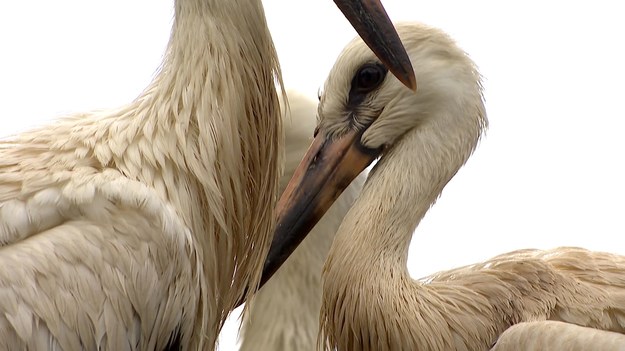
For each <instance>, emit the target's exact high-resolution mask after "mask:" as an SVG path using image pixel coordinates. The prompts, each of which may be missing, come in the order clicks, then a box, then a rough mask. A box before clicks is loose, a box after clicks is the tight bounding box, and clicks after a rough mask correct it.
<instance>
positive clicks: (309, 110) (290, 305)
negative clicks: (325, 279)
mask: <svg viewBox="0 0 625 351" xmlns="http://www.w3.org/2000/svg"><path fill="white" fill-rule="evenodd" d="M287 96H288V101H289V104H288V107H289V111H290V113H289V114H287V116H285V118H284V121H283V123H284V129H285V135H286V139H285V151H286V162H285V169H284V174H283V175H282V178H281V179H280V188H281V189H284V188H285V187H286V185H287V183H288V182H289V180H290V179H291V177H292V176H293V172H294V171H295V168H296V167H297V165H298V164H299V162H300V160H301V159H302V156H303V155H304V153H306V149H308V145H310V141H311V140H312V137H313V132H314V130H315V124H316V119H315V115H316V112H317V105H316V104H315V102H314V101H312V100H310V99H308V98H307V97H305V96H304V95H301V94H298V93H296V92H293V91H289V92H288V93H287ZM364 180H365V175H364V174H361V175H360V176H358V177H357V178H356V179H354V181H353V182H352V183H351V184H350V186H349V187H348V188H347V189H345V191H344V192H343V194H342V195H341V196H340V197H339V198H338V199H337V200H336V202H335V203H334V205H332V207H331V208H330V209H329V210H328V212H327V213H326V214H325V215H324V216H323V218H322V219H321V220H320V221H319V223H317V225H316V226H315V228H313V230H312V231H311V233H310V235H309V236H308V237H307V238H306V239H305V240H304V241H303V242H302V244H301V246H300V247H298V248H297V250H295V252H293V255H291V257H289V259H288V260H287V261H286V262H285V264H284V266H282V268H280V270H279V271H278V272H277V273H276V275H275V276H274V277H273V278H272V279H271V280H270V281H268V282H267V284H266V285H265V286H264V287H263V288H262V289H261V290H260V291H258V292H257V293H256V294H255V296H254V299H253V300H252V301H253V302H252V303H251V304H250V307H249V308H248V310H247V313H246V314H245V318H244V321H243V323H244V324H243V329H242V334H241V336H242V340H241V351H246V350H249V351H252V350H267V351H273V350H282V351H288V350H293V351H296V350H298V351H306V350H310V351H313V350H315V349H316V345H317V334H318V331H319V310H320V308H321V269H322V268H323V263H324V262H325V260H326V257H327V255H328V250H330V245H331V244H332V239H333V238H334V234H335V233H336V230H337V229H338V227H339V225H340V224H341V221H342V220H343V216H345V213H347V210H348V209H349V208H350V206H351V205H352V203H353V201H354V199H355V198H356V196H357V195H358V193H359V191H360V189H361V188H362V184H363V183H364Z"/></svg>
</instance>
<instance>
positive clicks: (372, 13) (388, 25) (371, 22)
mask: <svg viewBox="0 0 625 351" xmlns="http://www.w3.org/2000/svg"><path fill="white" fill-rule="evenodd" d="M334 3H335V4H336V6H338V8H339V9H340V10H341V12H343V15H345V17H347V20H349V22H350V23H351V24H352V27H354V29H355V30H356V32H358V35H360V37H361V38H362V40H363V41H364V42H365V43H366V44H367V46H369V48H370V49H371V50H372V51H373V52H374V53H375V55H376V56H377V57H378V58H379V59H380V61H382V63H383V64H384V65H385V66H386V67H387V68H388V69H389V71H391V72H392V73H393V75H395V77H397V79H399V80H400V81H401V82H402V83H404V85H405V86H407V87H408V88H410V89H411V90H413V91H415V90H416V89H417V81H416V79H415V75H414V71H413V69H412V64H411V63H410V58H409V57H408V54H407V53H406V49H405V48H404V45H403V44H402V43H401V40H400V39H399V35H397V31H395V27H394V26H393V23H392V22H391V20H390V19H389V17H388V15H387V14H386V10H384V6H382V3H381V2H380V0H334Z"/></svg>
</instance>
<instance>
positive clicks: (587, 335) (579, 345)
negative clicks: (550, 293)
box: [490, 321, 625, 351]
mask: <svg viewBox="0 0 625 351" xmlns="http://www.w3.org/2000/svg"><path fill="white" fill-rule="evenodd" d="M558 350H561V351H624V350H625V335H623V334H619V333H614V332H609V331H605V330H600V329H594V328H588V327H581V326H579V325H575V324H570V323H564V322H557V321H537V322H523V323H519V324H515V325H513V326H511V327H510V328H508V329H506V331H505V332H504V333H503V334H501V335H500V336H499V339H498V340H497V344H496V345H495V346H494V347H493V348H492V349H491V350H490V351H558Z"/></svg>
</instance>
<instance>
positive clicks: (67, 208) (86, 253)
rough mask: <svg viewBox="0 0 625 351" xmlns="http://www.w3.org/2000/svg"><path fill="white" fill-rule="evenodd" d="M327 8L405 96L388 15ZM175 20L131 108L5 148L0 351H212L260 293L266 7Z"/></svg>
mask: <svg viewBox="0 0 625 351" xmlns="http://www.w3.org/2000/svg"><path fill="white" fill-rule="evenodd" d="M335 3H336V4H337V5H338V6H339V7H340V8H341V9H342V11H343V12H344V14H345V16H346V17H347V18H348V19H349V20H350V21H354V23H357V26H356V29H357V31H359V33H361V34H364V37H365V38H367V39H366V40H367V42H368V43H369V44H370V45H372V47H373V48H374V49H375V50H376V52H378V53H379V54H380V57H381V59H382V60H383V61H384V62H386V63H387V64H388V65H389V67H390V68H391V69H392V70H393V71H394V72H397V73H398V76H399V77H400V79H402V80H403V81H404V82H405V83H406V84H407V85H409V86H410V84H413V83H414V75H413V74H412V69H411V68H410V65H409V60H407V56H406V55H405V52H404V51H403V48H402V46H401V42H400V41H399V39H398V38H397V35H396V33H395V31H394V29H393V26H392V24H391V22H390V20H389V19H388V17H387V16H386V14H385V12H384V10H383V7H382V5H381V4H380V3H379V2H376V1H373V2H367V3H365V4H363V3H361V2H354V1H352V0H335ZM354 4H355V5H356V6H355V7H354V6H352V5H354ZM174 10H175V18H174V22H173V28H172V32H171V37H170V40H169V43H168V47H167V52H166V55H165V59H164V62H163V64H162V66H161V68H160V71H159V72H158V74H157V76H156V77H155V79H154V80H153V82H152V83H151V84H150V86H149V87H148V88H147V89H146V90H145V91H144V92H143V93H142V94H141V95H140V96H139V97H138V98H137V99H136V100H135V101H133V102H132V103H130V104H128V105H126V106H123V107H121V108H118V109H116V110H112V111H101V112H94V113H86V114H80V115H74V116H71V117H69V118H66V119H64V120H61V121H58V122H56V123H54V124H52V125H50V126H47V127H45V128H40V129H37V130H33V131H30V132H26V133H22V134H20V135H17V136H13V137H11V138H8V139H4V140H2V141H1V142H0V265H1V266H2V270H1V271H0V348H3V349H12V350H13V349H32V350H35V349H37V350H46V349H63V350H81V349H89V350H95V349H98V350H161V349H165V348H167V349H178V348H182V349H191V350H203V349H213V348H214V347H215V341H216V339H217V335H218V333H219V330H220V329H221V326H222V324H223V322H224V320H225V318H226V317H227V315H228V313H229V312H230V311H231V310H232V309H233V308H234V307H235V306H236V305H237V304H238V303H240V301H244V300H245V298H246V297H247V296H248V295H249V292H252V291H254V290H255V289H256V287H257V286H258V282H259V279H260V278H261V271H262V264H263V259H264V258H265V257H266V253H267V249H268V246H269V242H270V238H271V231H272V229H273V226H274V220H275V215H274V211H273V208H274V206H273V205H274V203H275V201H274V199H275V198H276V195H277V190H278V180H279V174H280V173H279V171H280V166H281V164H280V160H281V152H280V151H281V146H282V139H283V135H282V134H281V122H280V120H281V119H280V106H279V101H278V94H277V92H276V87H275V84H276V82H278V83H280V82H281V77H280V72H279V67H278V61H277V56H276V52H275V49H274V47H273V42H272V40H271V36H270V34H269V30H268V28H267V23H266V21H265V16H264V11H263V8H262V4H261V1H260V0H175V1H174ZM380 33H382V34H380ZM389 38H390V40H391V42H392V43H394V44H390V45H384V43H385V42H386V39H389ZM382 49H383V50H382ZM403 58H406V60H404V61H402V60H403Z"/></svg>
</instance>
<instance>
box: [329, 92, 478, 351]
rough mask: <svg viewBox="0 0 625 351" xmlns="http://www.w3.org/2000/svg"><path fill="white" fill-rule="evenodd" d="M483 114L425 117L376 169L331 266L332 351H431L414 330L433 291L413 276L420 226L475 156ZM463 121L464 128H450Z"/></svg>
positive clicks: (331, 257)
mask: <svg viewBox="0 0 625 351" xmlns="http://www.w3.org/2000/svg"><path fill="white" fill-rule="evenodd" d="M478 98H479V97H478ZM478 106H481V104H478ZM476 107H477V106H476ZM460 113H462V114H463V115H461V116H462V117H459V116H458V114H460ZM466 113H473V114H476V117H475V118H464V114H466ZM481 113H483V110H481V108H477V109H475V108H473V107H472V108H470V109H468V110H465V109H459V110H456V111H450V110H444V111H439V115H437V116H429V117H428V118H425V119H424V120H423V122H422V123H421V124H420V125H419V126H418V127H416V128H415V129H413V130H411V131H409V132H408V133H407V134H406V135H404V137H402V139H400V140H399V141H398V142H397V143H396V145H395V146H393V147H392V149H390V150H389V152H388V153H386V154H385V155H384V156H383V157H382V159H381V160H380V161H379V163H378V164H377V165H376V166H375V168H374V169H373V170H372V172H371V174H370V176H369V179H368V180H367V183H366V184H365V187H364V189H363V191H362V193H361V195H360V197H359V198H358V199H357V200H356V202H355V203H354V205H353V207H352V209H351V210H350V211H349V213H348V214H347V216H346V217H345V219H344V221H343V223H342V224H341V227H340V228H339V230H338V232H337V235H336V238H335V240H334V243H333V245H332V248H331V250H330V253H329V255H328V259H327V261H326V265H325V267H324V272H323V281H324V286H323V306H322V310H321V319H320V321H321V328H320V329H321V331H320V333H321V335H320V341H321V342H325V343H326V344H327V346H329V347H330V349H333V348H335V347H336V348H337V349H339V350H400V349H418V348H419V345H426V343H419V342H420V340H419V339H420V334H419V331H417V330H415V329H418V328H419V323H418V322H421V323H427V321H425V322H424V321H422V320H419V318H421V317H419V316H420V313H419V312H418V310H419V309H420V308H424V309H427V308H428V307H427V306H428V301H427V298H426V296H425V294H421V291H422V289H427V288H424V287H422V286H419V285H417V284H415V282H414V281H413V280H412V279H411V278H410V276H409V274H408V270H407V266H406V264H407V258H408V248H409V245H410V241H411V238H412V234H413V231H414V229H415V228H416V226H417V225H418V223H419V222H420V220H421V219H422V218H423V216H424V215H425V213H426V212H427V210H428V209H429V208H430V206H431V205H432V204H433V203H434V202H435V201H436V199H437V197H438V196H439V194H440V193H441V192H442V190H443V188H444V186H445V185H446V184H447V182H448V181H449V180H450V179H451V178H452V177H453V176H454V175H455V173H456V172H457V171H458V170H459V169H460V167H461V166H462V165H463V164H464V163H465V162H466V160H467V159H468V157H469V156H470V154H471V153H472V152H473V150H474V148H475V146H476V143H477V141H478V139H479V135H480V133H481V131H482V129H483V127H484V123H485V120H484V119H482V116H481V115H479V114H481ZM458 123H460V124H464V125H462V126H457V125H456V126H454V127H453V128H450V126H451V125H454V124H458ZM406 306H410V307H409V308H407V307H406ZM415 318H416V319H415ZM381 321H384V322H381ZM410 328H412V329H410ZM411 345H412V346H413V347H412V348H411V347H410V346H411ZM441 349H444V347H443V348H441Z"/></svg>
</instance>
